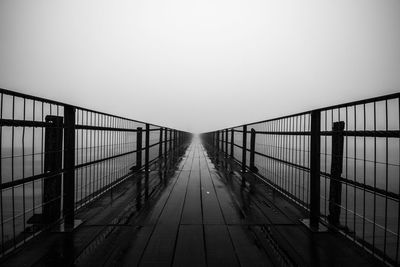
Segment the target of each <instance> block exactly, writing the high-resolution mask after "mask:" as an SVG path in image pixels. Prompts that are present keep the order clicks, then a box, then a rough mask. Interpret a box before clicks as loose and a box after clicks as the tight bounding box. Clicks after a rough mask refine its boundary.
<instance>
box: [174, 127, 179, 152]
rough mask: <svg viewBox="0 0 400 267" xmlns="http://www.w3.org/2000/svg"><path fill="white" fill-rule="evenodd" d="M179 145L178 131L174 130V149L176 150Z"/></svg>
mask: <svg viewBox="0 0 400 267" xmlns="http://www.w3.org/2000/svg"><path fill="white" fill-rule="evenodd" d="M177 146H178V131H177V130H174V150H176V148H177Z"/></svg>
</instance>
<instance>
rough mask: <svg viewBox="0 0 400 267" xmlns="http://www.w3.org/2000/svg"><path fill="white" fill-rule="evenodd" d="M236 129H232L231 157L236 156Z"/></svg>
mask: <svg viewBox="0 0 400 267" xmlns="http://www.w3.org/2000/svg"><path fill="white" fill-rule="evenodd" d="M234 144H235V130H234V129H231V158H234V155H235V154H234V153H235V152H234Z"/></svg>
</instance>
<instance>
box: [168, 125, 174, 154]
mask: <svg viewBox="0 0 400 267" xmlns="http://www.w3.org/2000/svg"><path fill="white" fill-rule="evenodd" d="M172 131H173V130H172V129H171V130H170V131H169V151H171V150H172V141H173V140H172Z"/></svg>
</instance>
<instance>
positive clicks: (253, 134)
mask: <svg viewBox="0 0 400 267" xmlns="http://www.w3.org/2000/svg"><path fill="white" fill-rule="evenodd" d="M255 148H256V130H254V128H251V135H250V171H252V172H258V169H257V167H256V166H255V165H254V156H255Z"/></svg>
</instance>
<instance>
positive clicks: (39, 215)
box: [0, 89, 189, 256]
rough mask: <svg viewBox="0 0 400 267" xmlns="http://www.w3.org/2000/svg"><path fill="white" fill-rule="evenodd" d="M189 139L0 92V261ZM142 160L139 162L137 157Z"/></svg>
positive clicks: (146, 125) (149, 126)
mask: <svg viewBox="0 0 400 267" xmlns="http://www.w3.org/2000/svg"><path fill="white" fill-rule="evenodd" d="M188 138H189V134H188V133H186V132H182V131H178V130H175V129H170V128H166V127H161V126H158V125H153V124H149V123H144V122H140V121H136V120H130V119H126V118H122V117H118V116H114V115H110V114H105V113H101V112H97V111H93V110H89V109H85V108H81V107H75V106H71V105H67V104H64V103H60V102H56V101H51V100H48V99H43V98H39V97H34V96H30V95H25V94H20V93H16V92H13V91H9V90H5V89H0V159H1V160H0V174H1V176H0V237H1V241H0V246H1V248H0V255H1V256H4V255H5V254H7V253H8V252H10V251H12V250H14V249H15V248H16V247H18V246H19V245H20V244H23V243H24V242H26V241H27V240H29V239H30V238H32V237H33V236H35V235H37V234H38V233H39V232H40V231H42V230H44V229H47V228H49V227H50V226H52V225H54V224H56V223H60V222H61V221H63V222H64V223H65V225H66V226H68V225H69V226H73V224H74V219H75V218H74V214H75V211H76V210H77V209H79V208H81V207H83V206H85V205H86V204H87V203H90V202H91V201H93V200H94V199H96V198H97V197H99V196H100V195H102V194H104V193H105V192H107V191H108V190H110V189H112V188H113V187H114V186H115V185H117V184H118V183H120V182H122V181H123V180H125V179H126V178H128V177H130V176H131V175H132V173H133V172H135V171H141V170H145V171H148V170H149V168H150V167H151V165H152V164H153V163H155V162H156V161H157V160H158V159H159V158H161V157H167V155H168V153H169V152H171V151H173V150H175V149H176V148H178V147H179V146H182V145H183V142H184V141H186V140H187V139H188ZM142 154H143V155H142Z"/></svg>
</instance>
